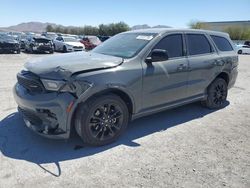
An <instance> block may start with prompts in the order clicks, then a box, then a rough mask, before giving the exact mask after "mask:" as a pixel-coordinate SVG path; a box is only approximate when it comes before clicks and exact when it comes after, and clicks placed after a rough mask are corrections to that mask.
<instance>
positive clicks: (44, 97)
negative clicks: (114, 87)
mask: <svg viewBox="0 0 250 188" xmlns="http://www.w3.org/2000/svg"><path fill="white" fill-rule="evenodd" d="M13 90H14V91H13V93H14V98H15V100H16V102H17V104H18V111H19V112H20V113H21V114H22V116H23V119H24V122H25V124H26V126H27V127H29V128H30V129H32V130H33V131H35V132H36V133H38V134H39V135H42V136H45V137H49V138H59V139H60V138H61V139H67V138H69V136H70V129H71V125H70V123H67V122H70V121H68V118H69V117H68V112H67V110H68V109H69V107H70V106H71V105H72V104H73V102H74V101H75V97H74V96H73V95H71V94H70V93H67V92H65V93H57V92H48V93H40V94H30V93H29V92H28V91H27V89H26V88H24V87H23V86H22V85H20V84H18V83H17V84H16V85H15V87H14V89H13Z"/></svg>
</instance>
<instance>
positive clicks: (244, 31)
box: [224, 26, 250, 40]
mask: <svg viewBox="0 0 250 188" xmlns="http://www.w3.org/2000/svg"><path fill="white" fill-rule="evenodd" d="M224 32H226V33H228V34H229V35H230V38H231V39H232V40H248V39H250V27H242V26H230V27H227V28H225V29H224Z"/></svg>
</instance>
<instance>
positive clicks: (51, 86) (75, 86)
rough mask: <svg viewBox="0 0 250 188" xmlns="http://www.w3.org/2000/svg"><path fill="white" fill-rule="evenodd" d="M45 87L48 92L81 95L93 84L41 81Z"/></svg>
mask: <svg viewBox="0 0 250 188" xmlns="http://www.w3.org/2000/svg"><path fill="white" fill-rule="evenodd" d="M41 81H42V83H43V85H44V87H45V89H46V90H48V91H58V92H70V93H77V94H81V93H83V92H85V91H86V90H87V89H88V88H90V87H91V86H92V84H90V83H88V82H84V81H77V82H65V81H61V80H47V79H41Z"/></svg>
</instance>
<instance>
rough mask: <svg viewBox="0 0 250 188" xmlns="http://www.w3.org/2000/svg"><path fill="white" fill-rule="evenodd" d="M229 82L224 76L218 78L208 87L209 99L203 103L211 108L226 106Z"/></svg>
mask: <svg viewBox="0 0 250 188" xmlns="http://www.w3.org/2000/svg"><path fill="white" fill-rule="evenodd" d="M227 92H228V87H227V82H226V81H225V80H224V79H222V78H216V79H215V80H214V81H213V82H212V83H211V84H210V85H209V86H208V88H207V99H206V100H205V101H202V104H203V105H204V106H206V107H208V108H210V109H218V108H221V107H223V106H224V104H225V102H226V100H227Z"/></svg>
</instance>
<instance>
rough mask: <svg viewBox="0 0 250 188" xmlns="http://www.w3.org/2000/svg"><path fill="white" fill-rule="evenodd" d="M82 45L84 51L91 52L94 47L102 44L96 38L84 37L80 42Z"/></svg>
mask: <svg viewBox="0 0 250 188" xmlns="http://www.w3.org/2000/svg"><path fill="white" fill-rule="evenodd" d="M80 42H81V43H82V44H84V46H85V49H86V50H92V49H94V48H95V47H96V46H98V45H100V44H101V43H102V42H101V41H100V39H99V38H98V37H96V36H87V35H85V36H84V37H83V39H82V40H80Z"/></svg>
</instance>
